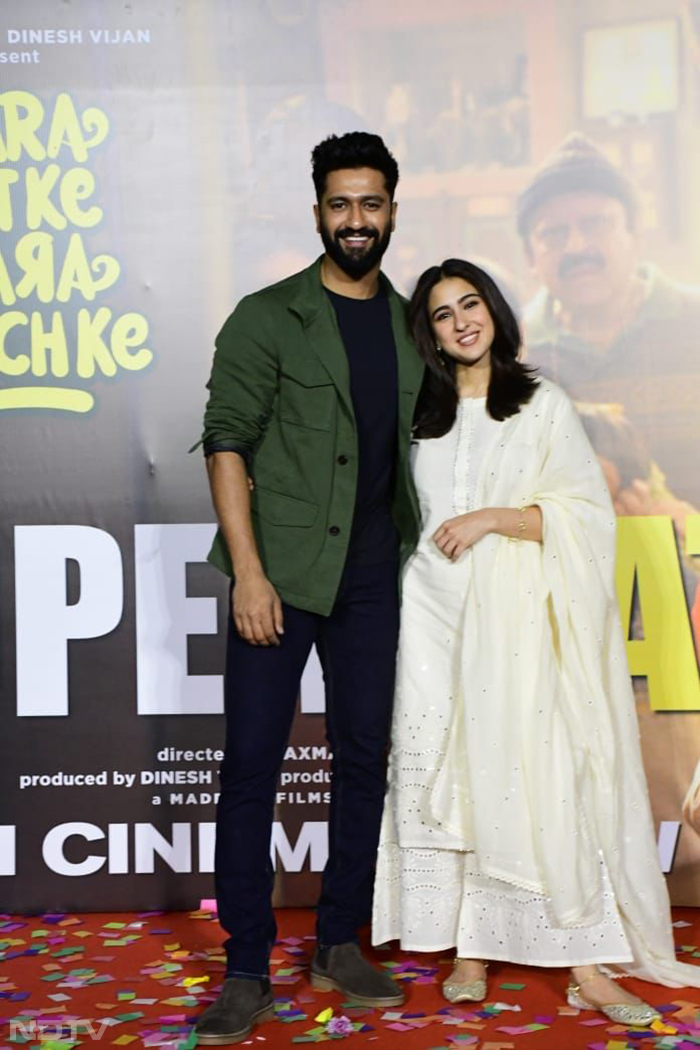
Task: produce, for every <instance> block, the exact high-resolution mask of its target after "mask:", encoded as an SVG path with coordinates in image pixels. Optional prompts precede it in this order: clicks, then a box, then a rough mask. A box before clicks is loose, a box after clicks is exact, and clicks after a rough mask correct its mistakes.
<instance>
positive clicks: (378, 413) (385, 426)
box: [326, 288, 399, 565]
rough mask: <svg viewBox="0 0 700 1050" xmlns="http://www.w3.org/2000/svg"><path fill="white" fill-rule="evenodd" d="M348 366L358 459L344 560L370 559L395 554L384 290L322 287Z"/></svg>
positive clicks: (393, 374) (392, 414)
mask: <svg viewBox="0 0 700 1050" xmlns="http://www.w3.org/2000/svg"><path fill="white" fill-rule="evenodd" d="M326 292H327V294H328V297H329V299H330V301H331V302H332V304H333V307H334V309H335V313H336V317H337V319H338V328H339V329H340V335H341V338H342V340H343V343H344V345H345V352H346V353H347V355H348V364H349V367H350V392H351V395H352V403H353V408H354V410H355V421H356V424H357V442H358V449H359V463H358V471H357V493H356V496H355V510H354V515H353V524H352V532H351V535H350V544H349V548H348V558H347V560H348V562H351V563H352V564H354V565H371V564H374V563H376V562H382V561H390V560H392V559H394V558H396V557H398V547H399V542H398V532H397V529H396V526H395V525H394V522H393V519H392V517H391V494H392V488H393V481H394V463H395V459H396V433H397V424H398V369H397V364H396V344H395V343H394V333H393V331H392V328H391V313H390V310H389V301H388V299H387V297H386V293H385V292H384V291H383V290H382V289H381V288H380V290H379V292H378V294H377V295H375V296H374V298H373V299H350V298H348V297H347V296H344V295H336V294H335V292H331V291H329V290H328V289H326Z"/></svg>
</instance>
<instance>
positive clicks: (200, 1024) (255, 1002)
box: [194, 977, 275, 1046]
mask: <svg viewBox="0 0 700 1050" xmlns="http://www.w3.org/2000/svg"><path fill="white" fill-rule="evenodd" d="M274 1016H275V1002H274V999H273V998H272V992H271V990H270V982H269V981H267V980H265V981H247V980H245V979H244V978H242V977H227V978H226V980H225V981H224V986H223V988H222V989H221V991H220V992H219V997H218V999H216V1000H215V1001H214V1002H213V1003H212V1004H211V1006H208V1007H207V1008H206V1010H205V1011H204V1013H203V1014H201V1015H200V1016H199V1017H198V1018H197V1020H196V1021H195V1025H194V1030H195V1032H196V1033H197V1042H198V1043H201V1044H203V1045H208V1046H220V1045H222V1044H224V1043H240V1042H242V1041H243V1040H244V1039H247V1038H248V1036H249V1035H250V1033H251V1032H252V1031H253V1026H254V1025H256V1024H260V1022H261V1021H271V1020H272V1019H273V1018H274Z"/></svg>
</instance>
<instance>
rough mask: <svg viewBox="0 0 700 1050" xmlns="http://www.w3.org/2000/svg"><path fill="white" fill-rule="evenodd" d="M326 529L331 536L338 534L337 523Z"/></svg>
mask: <svg viewBox="0 0 700 1050" xmlns="http://www.w3.org/2000/svg"><path fill="white" fill-rule="evenodd" d="M328 531H329V532H330V534H331V536H338V535H339V533H340V529H339V528H338V526H337V525H331V527H330V529H329V530H328Z"/></svg>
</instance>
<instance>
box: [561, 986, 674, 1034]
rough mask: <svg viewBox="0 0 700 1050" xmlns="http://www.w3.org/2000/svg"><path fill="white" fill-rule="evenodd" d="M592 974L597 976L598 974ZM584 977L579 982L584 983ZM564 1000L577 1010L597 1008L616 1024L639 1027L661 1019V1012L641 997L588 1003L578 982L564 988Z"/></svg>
mask: <svg viewBox="0 0 700 1050" xmlns="http://www.w3.org/2000/svg"><path fill="white" fill-rule="evenodd" d="M592 976H595V977H597V976H598V974H593V975H592ZM586 980H590V978H585V979H584V981H582V982H581V984H585V981H586ZM566 1001H567V1002H568V1004H569V1006H573V1007H574V1008H575V1009H577V1010H598V1011H599V1013H601V1014H605V1016H606V1017H609V1018H610V1020H611V1021H614V1022H615V1023H616V1024H627V1025H637V1026H638V1027H639V1028H646V1027H648V1026H649V1025H650V1024H653V1023H654V1021H660V1020H662V1018H661V1014H660V1013H659V1011H658V1010H655V1009H654V1007H653V1006H649V1004H648V1003H645V1002H644V1001H643V1000H642V999H637V1001H636V1002H634V1003H609V1004H608V1005H607V1006H596V1005H595V1003H589V1001H588V999H584V997H583V996H582V995H581V985H580V984H573V982H572V983H571V984H569V987H568V988H567V989H566Z"/></svg>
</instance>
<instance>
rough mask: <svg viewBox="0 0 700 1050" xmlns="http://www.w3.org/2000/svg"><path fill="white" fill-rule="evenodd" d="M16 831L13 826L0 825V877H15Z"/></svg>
mask: <svg viewBox="0 0 700 1050" xmlns="http://www.w3.org/2000/svg"><path fill="white" fill-rule="evenodd" d="M16 835H17V831H16V828H15V825H14V824H0V875H16V874H17V872H16V862H15V858H16V855H17V845H16Z"/></svg>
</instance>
